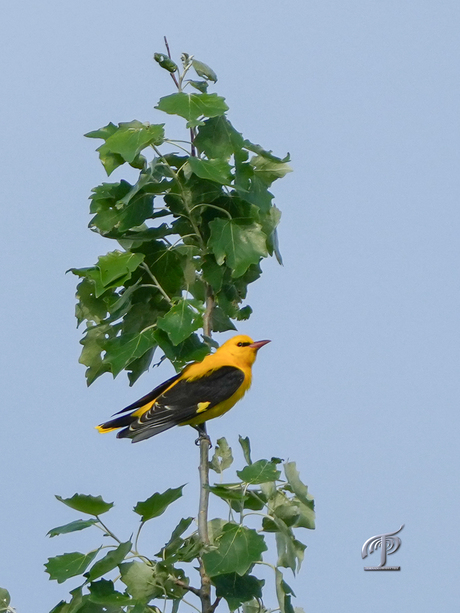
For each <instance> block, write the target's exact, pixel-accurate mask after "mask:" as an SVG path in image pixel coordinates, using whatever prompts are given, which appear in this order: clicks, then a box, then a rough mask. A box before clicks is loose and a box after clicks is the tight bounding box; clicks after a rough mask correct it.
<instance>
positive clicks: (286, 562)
mask: <svg viewBox="0 0 460 613" xmlns="http://www.w3.org/2000/svg"><path fill="white" fill-rule="evenodd" d="M275 538H276V548H277V550H278V561H277V563H276V564H277V566H283V567H284V568H290V569H291V570H292V572H293V573H295V571H296V551H295V548H294V543H293V540H294V539H293V537H290V536H288V535H287V534H283V532H277V533H276V534H275Z"/></svg>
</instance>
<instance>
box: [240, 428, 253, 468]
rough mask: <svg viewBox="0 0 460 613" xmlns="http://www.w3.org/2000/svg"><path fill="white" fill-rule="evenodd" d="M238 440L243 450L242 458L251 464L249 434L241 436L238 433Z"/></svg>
mask: <svg viewBox="0 0 460 613" xmlns="http://www.w3.org/2000/svg"><path fill="white" fill-rule="evenodd" d="M238 442H239V444H240V445H241V449H242V450H243V455H244V459H245V460H246V463H247V464H249V465H251V464H252V460H251V441H250V440H249V436H247V437H246V438H243V437H242V436H241V434H239V435H238Z"/></svg>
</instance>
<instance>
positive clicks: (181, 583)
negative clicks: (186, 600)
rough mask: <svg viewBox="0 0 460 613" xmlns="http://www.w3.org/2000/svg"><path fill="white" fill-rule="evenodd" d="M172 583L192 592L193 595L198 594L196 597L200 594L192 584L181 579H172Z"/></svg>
mask: <svg viewBox="0 0 460 613" xmlns="http://www.w3.org/2000/svg"><path fill="white" fill-rule="evenodd" d="M174 583H175V584H176V585H178V586H179V587H181V588H182V589H184V590H188V591H189V592H192V594H195V596H198V597H200V596H201V591H200V590H199V589H198V588H197V587H193V585H188V583H185V582H184V581H181V580H180V579H174Z"/></svg>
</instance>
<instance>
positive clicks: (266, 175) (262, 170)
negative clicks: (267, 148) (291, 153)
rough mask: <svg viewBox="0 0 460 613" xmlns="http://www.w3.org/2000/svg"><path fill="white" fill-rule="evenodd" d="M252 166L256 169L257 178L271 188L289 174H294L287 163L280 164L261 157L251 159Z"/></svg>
mask: <svg viewBox="0 0 460 613" xmlns="http://www.w3.org/2000/svg"><path fill="white" fill-rule="evenodd" d="M250 163H251V165H252V166H253V167H254V172H255V173H256V176H257V177H259V178H260V179H262V181H263V182H264V183H265V184H266V185H268V186H270V185H271V184H272V183H273V181H276V179H281V178H283V177H284V176H285V175H286V174H287V173H288V172H292V168H291V167H290V166H289V164H286V163H285V162H278V161H275V160H271V159H268V158H267V157H263V156H261V155H256V156H255V157H253V158H252V159H251V162H250Z"/></svg>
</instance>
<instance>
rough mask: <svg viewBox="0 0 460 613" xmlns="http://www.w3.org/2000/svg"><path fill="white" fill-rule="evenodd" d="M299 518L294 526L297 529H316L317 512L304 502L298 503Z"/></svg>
mask: <svg viewBox="0 0 460 613" xmlns="http://www.w3.org/2000/svg"><path fill="white" fill-rule="evenodd" d="M298 507H299V517H298V519H297V520H296V522H295V523H294V524H293V526H294V527H295V528H307V529H308V530H314V529H315V512H314V510H313V509H312V508H311V507H310V506H307V505H306V504H303V502H300V501H299V502H298Z"/></svg>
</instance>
